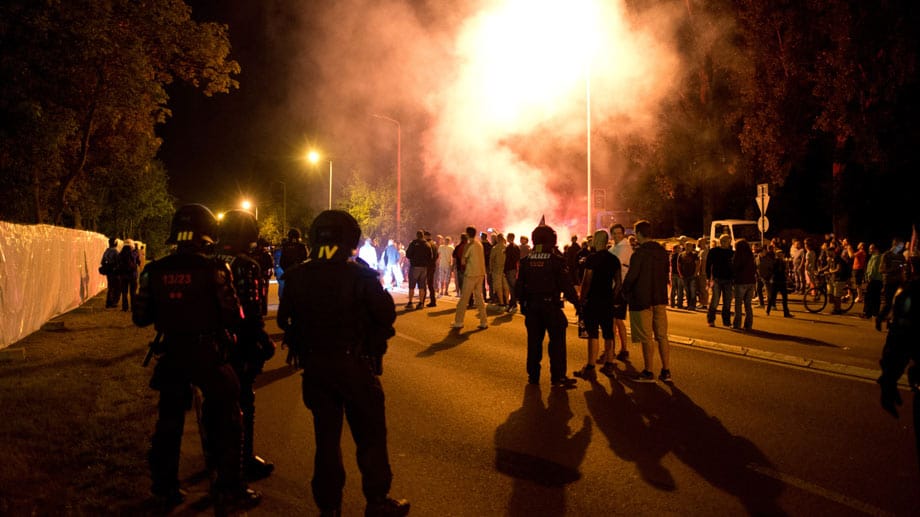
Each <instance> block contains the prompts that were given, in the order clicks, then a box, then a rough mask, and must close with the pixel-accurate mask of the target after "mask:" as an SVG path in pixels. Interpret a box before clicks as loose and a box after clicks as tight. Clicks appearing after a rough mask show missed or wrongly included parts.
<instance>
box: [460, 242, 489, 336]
mask: <svg viewBox="0 0 920 517" xmlns="http://www.w3.org/2000/svg"><path fill="white" fill-rule="evenodd" d="M466 235H467V236H468V237H469V240H468V241H467V244H466V247H465V248H464V250H463V257H462V259H461V262H462V265H463V289H461V291H460V299H459V300H458V301H457V312H456V314H455V316H454V323H453V325H451V327H452V328H455V329H459V328H463V317H464V316H465V315H466V306H467V305H468V304H469V302H470V296H472V297H473V300H474V302H475V304H476V308H477V309H478V311H479V328H480V329H486V328H489V321H488V320H487V319H486V304H485V301H484V300H483V299H482V282H483V280H485V278H486V256H485V252H484V251H483V248H482V243H481V242H480V241H479V239H477V238H476V228H473V227H472V226H467V227H466Z"/></svg>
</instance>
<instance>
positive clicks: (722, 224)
mask: <svg viewBox="0 0 920 517" xmlns="http://www.w3.org/2000/svg"><path fill="white" fill-rule="evenodd" d="M723 233H727V234H729V235H731V237H732V245H733V246H734V244H735V241H737V240H738V239H745V240H746V241H748V242H750V243H751V244H753V243H755V242H760V238H761V234H760V228H759V227H758V226H757V221H745V220H743V219H720V220H718V221H713V222H712V225H711V226H710V227H709V242H710V244H711V243H712V241H716V245H718V241H719V236H720V235H722V234H723Z"/></svg>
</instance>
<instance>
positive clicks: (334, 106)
mask: <svg viewBox="0 0 920 517" xmlns="http://www.w3.org/2000/svg"><path fill="white" fill-rule="evenodd" d="M441 4H442V3H441V2H429V3H427V4H425V5H422V6H419V5H418V4H417V3H416V4H415V5H413V4H412V3H410V2H407V1H387V2H378V1H370V0H352V1H351V2H336V3H335V4H334V5H333V6H330V7H329V9H328V10H327V11H325V12H323V13H322V14H321V16H322V18H321V20H320V21H319V22H318V23H317V24H316V26H317V27H321V28H322V29H321V31H322V36H321V37H320V38H314V39H313V40H312V45H309V46H305V51H307V52H309V54H310V60H309V61H311V62H312V61H315V62H316V63H318V64H319V68H320V71H321V76H322V86H321V88H320V90H319V92H318V98H319V101H320V102H319V103H318V106H320V107H321V108H320V110H321V111H320V112H319V113H317V115H316V116H317V118H318V120H322V121H337V122H338V124H337V125H335V126H333V127H331V128H329V129H330V130H331V131H332V132H333V133H334V134H336V135H343V136H344V135H349V134H353V131H352V128H350V126H351V125H352V124H353V123H354V121H353V116H354V115H358V116H360V114H361V112H362V111H364V112H366V113H377V112H380V113H401V114H406V113H411V114H419V113H421V114H423V118H424V120H426V121H427V124H426V127H424V128H419V129H422V130H423V131H424V132H423V133H422V134H420V135H411V136H410V135H407V134H406V133H405V132H404V137H403V138H404V139H408V138H413V137H415V138H420V149H419V152H420V155H421V160H422V164H423V166H424V173H423V175H424V176H423V178H422V181H424V183H425V184H426V185H428V186H430V187H431V188H432V189H433V190H432V195H433V196H434V197H433V199H437V200H439V201H441V200H443V201H446V202H449V203H450V204H451V206H450V208H449V209H448V210H447V213H448V214H457V215H458V218H457V219H463V220H464V221H481V222H484V223H489V224H490V225H493V226H496V227H499V228H508V229H512V230H514V229H516V230H518V231H519V232H520V231H524V230H529V229H530V228H532V227H533V224H534V223H535V222H536V221H538V220H539V218H540V216H541V215H542V214H544V213H545V214H546V217H547V221H548V222H550V224H558V225H559V226H561V227H568V226H571V227H572V228H582V227H584V224H585V223H583V222H580V221H584V218H585V204H586V201H585V196H586V194H587V193H586V190H585V189H586V181H587V180H586V174H587V172H586V162H585V153H586V122H587V120H586V118H587V116H586V110H585V106H586V77H590V95H591V97H590V98H591V124H592V139H594V141H595V142H598V141H601V140H602V139H604V138H616V137H618V136H620V137H621V136H627V135H642V134H644V133H646V132H648V131H649V129H650V126H651V124H652V123H653V121H654V117H655V114H656V110H657V108H658V104H659V101H660V100H661V99H662V97H663V96H664V95H665V94H666V93H667V92H668V90H669V88H670V87H671V86H672V85H673V84H674V81H675V74H676V73H677V70H678V66H677V62H676V56H675V53H674V52H673V51H672V50H671V48H670V44H669V42H668V41H667V40H666V39H663V38H662V35H664V34H668V31H666V30H661V28H662V27H661V24H662V23H663V24H664V25H665V26H666V25H667V20H668V13H667V12H665V11H661V10H657V11H654V12H647V13H645V16H646V18H644V19H643V18H635V17H632V18H630V17H629V16H627V14H626V12H625V7H624V5H623V4H622V2H620V1H612V2H603V1H599V0H577V1H558V0H495V1H483V2H476V3H470V4H468V5H467V6H465V7H463V8H447V7H438V6H439V5H441ZM650 19H654V20H656V24H649V23H647V21H648V20H650ZM307 73H308V71H304V74H307ZM349 112H350V113H349ZM394 118H396V117H394ZM383 129H384V130H385V129H387V128H383ZM371 134H373V135H378V133H376V132H373V133H371ZM334 139H336V140H339V141H341V140H343V137H342V136H337V137H334ZM593 147H594V149H592V152H593V153H594V154H593V158H592V162H593V169H594V170H595V171H596V170H599V169H607V168H610V167H616V166H617V164H618V162H619V160H618V159H617V157H615V156H607V155H606V154H605V153H603V152H600V151H601V150H600V149H598V147H599V146H597V145H594V146H593ZM612 172H614V173H622V172H623V171H622V170H620V171H612ZM460 215H462V217H459V216H460ZM441 222H442V224H448V221H441ZM451 224H453V225H454V226H459V225H462V224H464V223H463V221H460V220H458V221H455V222H451ZM528 233H529V231H528Z"/></svg>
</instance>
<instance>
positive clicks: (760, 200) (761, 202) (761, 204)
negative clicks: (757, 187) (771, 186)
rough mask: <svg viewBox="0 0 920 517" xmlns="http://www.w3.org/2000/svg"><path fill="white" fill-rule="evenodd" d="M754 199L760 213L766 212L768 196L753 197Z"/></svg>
mask: <svg viewBox="0 0 920 517" xmlns="http://www.w3.org/2000/svg"><path fill="white" fill-rule="evenodd" d="M754 201H756V202H757V208H759V209H760V213H761V214H765V213H767V205H769V204H770V196H763V197H755V198H754Z"/></svg>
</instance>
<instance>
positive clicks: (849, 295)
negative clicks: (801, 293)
mask: <svg viewBox="0 0 920 517" xmlns="http://www.w3.org/2000/svg"><path fill="white" fill-rule="evenodd" d="M827 298H828V296H827V278H826V276H825V275H821V276H820V280H819V282H818V285H816V286H814V287H809V288H808V289H806V290H805V298H804V299H803V300H802V301H803V303H804V305H805V310H807V311H808V312H811V313H814V314H817V313H819V312H821V311H823V310H824V308H825V307H827ZM855 303H856V289H854V288H852V287H850V284H849V282H847V284H846V285H845V286H844V287H843V296H841V297H840V311H841V312H847V311H849V310H850V309H852V308H853V305H854V304H855Z"/></svg>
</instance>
